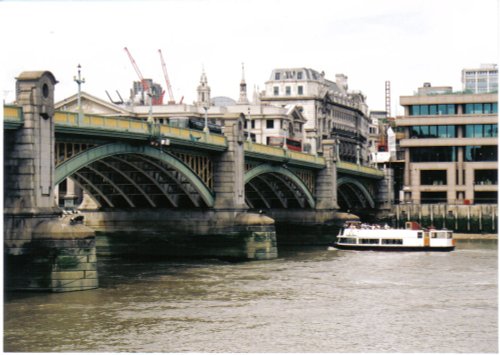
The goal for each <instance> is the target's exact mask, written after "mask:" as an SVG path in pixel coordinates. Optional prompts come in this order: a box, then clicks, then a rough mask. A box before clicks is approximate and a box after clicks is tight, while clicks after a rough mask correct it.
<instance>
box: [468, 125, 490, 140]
mask: <svg viewBox="0 0 500 355" xmlns="http://www.w3.org/2000/svg"><path fill="white" fill-rule="evenodd" d="M491 137H498V125H496V124H484V125H482V124H475V125H472V124H468V125H465V138H491Z"/></svg>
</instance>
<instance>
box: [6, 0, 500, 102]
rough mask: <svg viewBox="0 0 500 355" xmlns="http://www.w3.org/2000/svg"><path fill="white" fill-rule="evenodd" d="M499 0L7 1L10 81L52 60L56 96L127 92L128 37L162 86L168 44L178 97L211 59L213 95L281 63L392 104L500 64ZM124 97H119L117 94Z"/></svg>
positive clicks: (10, 85) (9, 88) (251, 82)
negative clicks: (341, 80)
mask: <svg viewBox="0 0 500 355" xmlns="http://www.w3.org/2000/svg"><path fill="white" fill-rule="evenodd" d="M498 14H499V13H498V3H497V1H496V0H420V1H402V0H350V1H345V0H343V1H339V0H309V1H305V0H286V1H280V0H251V1H250V0H166V1H140V2H139V1H137V2H136V1H104V2H102V1H99V2H94V1H92V2H88V1H81V2H78V1H57V2H48V1H37V2H31V1H28V2H20V1H4V2H0V33H2V34H3V35H2V42H3V49H4V50H3V51H2V56H1V59H0V68H2V69H1V81H0V82H1V89H2V92H3V93H4V94H5V96H6V101H7V102H9V101H11V100H12V99H13V98H14V85H15V80H14V77H15V76H17V75H18V74H19V73H20V72H22V71H24V70H42V69H47V70H50V71H52V72H53V74H54V75H55V76H56V78H57V80H58V81H59V84H58V85H57V87H56V99H57V100H61V99H63V98H65V97H68V96H70V95H72V94H74V93H75V92H76V88H77V86H76V84H75V83H74V81H73V76H74V75H76V67H77V65H78V64H81V65H82V71H83V76H84V77H85V79H86V83H85V84H84V85H83V90H85V91H87V92H89V93H90V94H93V95H95V96H98V97H101V98H103V99H107V98H106V94H105V90H108V91H109V92H110V93H113V94H114V92H115V90H118V91H119V92H120V93H121V94H122V96H123V97H128V96H129V89H130V87H131V83H132V81H134V80H137V76H136V74H135V72H134V70H133V68H132V65H131V63H130V61H129V59H128V57H127V55H126V53H125V51H124V50H123V47H125V46H127V47H128V48H129V50H130V51H131V53H132V55H133V56H134V58H135V60H136V62H137V64H138V65H139V67H140V69H141V71H142V73H143V75H144V76H145V77H146V78H149V77H152V78H153V79H154V80H155V81H156V82H158V83H160V84H162V86H164V87H165V81H164V78H163V73H162V69H161V64H160V60H159V56H158V49H161V50H162V52H163V55H164V57H165V61H166V63H167V67H168V74H169V77H170V81H171V82H172V86H173V91H174V95H175V98H176V100H179V99H180V97H181V96H184V97H185V98H184V102H188V103H191V102H192V101H193V100H195V99H196V87H197V85H198V82H199V78H200V74H201V70H202V66H204V68H205V71H206V73H207V77H208V83H209V85H210V87H211V89H212V97H213V96H230V97H232V98H235V99H237V98H238V89H239V82H240V79H241V63H242V62H244V63H245V78H246V81H247V85H248V88H249V93H248V94H249V96H250V97H251V96H252V92H253V87H254V86H255V85H257V86H259V87H260V90H263V89H264V83H265V81H266V80H268V79H269V75H270V74H271V70H272V69H273V68H277V67H309V68H313V69H316V70H318V71H325V73H326V77H327V78H329V79H331V80H334V79H335V74H336V73H344V74H346V75H347V76H348V77H349V88H350V89H351V90H361V91H362V92H363V93H364V94H365V95H367V97H368V98H367V100H368V104H369V106H370V109H372V110H379V109H384V107H385V100H384V83H385V81H386V80H390V81H391V86H392V107H393V111H394V108H395V107H396V105H397V103H398V101H399V96H400V95H411V94H412V93H413V91H414V90H416V89H417V87H418V86H421V85H422V83H423V82H431V83H433V84H435V85H451V86H453V87H454V89H455V90H460V89H461V83H460V74H461V69H462V68H464V67H477V66H479V65H480V64H481V63H491V62H493V63H494V62H497V61H498ZM114 95H115V96H116V94H114Z"/></svg>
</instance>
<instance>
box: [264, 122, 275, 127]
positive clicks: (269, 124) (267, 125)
mask: <svg viewBox="0 0 500 355" xmlns="http://www.w3.org/2000/svg"><path fill="white" fill-rule="evenodd" d="M266 128H274V120H266Z"/></svg>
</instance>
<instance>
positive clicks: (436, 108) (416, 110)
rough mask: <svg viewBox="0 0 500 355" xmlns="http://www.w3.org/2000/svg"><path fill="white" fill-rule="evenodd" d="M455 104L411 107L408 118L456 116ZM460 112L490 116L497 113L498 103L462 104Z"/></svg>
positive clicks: (456, 106)
mask: <svg viewBox="0 0 500 355" xmlns="http://www.w3.org/2000/svg"><path fill="white" fill-rule="evenodd" d="M458 106H459V105H456V104H447V105H444V104H443V105H411V106H410V116H437V115H456V114H458ZM460 106H462V112H463V113H464V114H466V115H477V114H492V113H498V103H496V102H494V103H476V104H464V105H460Z"/></svg>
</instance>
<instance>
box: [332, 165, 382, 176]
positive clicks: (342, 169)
mask: <svg viewBox="0 0 500 355" xmlns="http://www.w3.org/2000/svg"><path fill="white" fill-rule="evenodd" d="M336 164H337V171H338V172H339V173H346V174H350V175H357V176H361V177H366V178H371V179H377V180H380V179H383V178H384V176H385V175H384V172H383V171H381V170H378V169H375V168H371V167H369V166H363V165H357V164H354V163H348V162H345V161H338V162H337V163H336Z"/></svg>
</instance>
